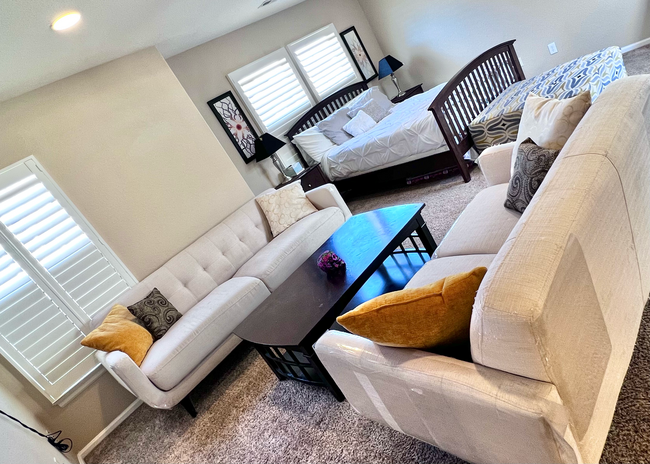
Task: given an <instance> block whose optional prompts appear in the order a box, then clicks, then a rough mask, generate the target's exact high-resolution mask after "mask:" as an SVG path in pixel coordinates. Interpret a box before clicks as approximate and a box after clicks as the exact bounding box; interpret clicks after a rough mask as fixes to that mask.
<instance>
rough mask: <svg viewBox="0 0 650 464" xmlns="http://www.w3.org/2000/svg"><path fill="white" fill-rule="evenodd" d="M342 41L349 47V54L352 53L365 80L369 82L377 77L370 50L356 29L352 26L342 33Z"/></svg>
mask: <svg viewBox="0 0 650 464" xmlns="http://www.w3.org/2000/svg"><path fill="white" fill-rule="evenodd" d="M341 39H343V43H344V44H345V46H346V47H347V49H348V52H350V55H351V56H352V60H353V61H354V62H355V63H356V65H357V68H358V69H359V72H360V73H361V75H362V76H363V79H364V80H365V81H366V82H369V81H371V80H373V79H374V78H375V77H377V68H375V65H374V64H373V63H372V60H371V59H370V55H368V50H366V47H365V46H364V45H363V42H362V41H361V37H359V34H358V33H357V30H356V29H355V27H354V26H352V27H351V28H349V29H346V30H344V31H343V32H341Z"/></svg>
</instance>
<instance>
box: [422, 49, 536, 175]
mask: <svg viewBox="0 0 650 464" xmlns="http://www.w3.org/2000/svg"><path fill="white" fill-rule="evenodd" d="M514 43H515V41H514V40H509V41H508V42H503V43H502V44H499V45H497V46H495V47H492V48H490V49H489V50H487V51H485V52H483V53H481V54H480V55H479V56H477V57H476V58H474V60H472V61H471V62H470V63H469V64H468V65H467V66H465V67H464V68H463V69H461V70H460V71H458V73H457V74H456V75H455V76H454V77H452V78H451V79H450V80H449V82H447V85H445V87H444V88H443V89H442V90H441V91H440V93H439V94H438V96H437V97H436V98H435V100H433V103H431V105H430V106H429V111H431V112H433V114H434V116H435V118H436V121H437V122H438V126H440V129H441V131H442V134H443V135H444V137H445V140H446V141H447V145H448V146H449V149H450V150H451V151H452V153H453V154H454V155H455V156H456V159H457V160H458V162H459V164H464V163H462V159H463V156H464V155H465V153H467V151H468V150H469V149H470V148H471V146H472V140H471V136H470V135H469V131H468V128H467V126H469V124H470V123H471V122H472V121H473V120H474V119H475V118H476V117H477V116H478V115H479V114H480V113H481V111H483V110H484V109H485V108H486V107H487V106H488V105H489V104H490V103H492V102H493V101H494V100H495V99H496V98H497V97H498V96H499V95H500V94H501V92H503V91H504V90H505V89H506V88H508V87H509V86H510V85H512V84H514V83H515V82H517V81H523V80H524V79H525V77H524V71H523V70H522V69H521V64H520V63H519V58H517V53H516V52H515V47H514V45H513V44H514ZM463 177H464V178H465V181H468V180H469V174H468V173H466V172H465V171H464V170H463Z"/></svg>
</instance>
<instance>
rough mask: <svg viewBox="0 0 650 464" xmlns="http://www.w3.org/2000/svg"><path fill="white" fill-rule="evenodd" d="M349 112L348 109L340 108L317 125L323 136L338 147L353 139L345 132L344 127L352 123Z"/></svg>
mask: <svg viewBox="0 0 650 464" xmlns="http://www.w3.org/2000/svg"><path fill="white" fill-rule="evenodd" d="M348 111H349V110H348V109H347V108H346V107H343V108H340V109H338V110H336V111H335V112H334V113H332V114H330V115H329V116H328V117H327V118H325V119H323V120H322V121H321V122H319V123H318V125H317V127H318V129H320V131H321V132H322V133H323V135H325V137H327V138H328V139H330V140H331V141H332V142H333V143H335V144H337V145H343V144H344V143H345V142H347V141H348V140H350V139H351V138H352V137H351V136H350V135H349V134H348V133H346V132H345V131H344V130H343V126H345V125H346V124H347V123H349V122H350V117H349V116H348Z"/></svg>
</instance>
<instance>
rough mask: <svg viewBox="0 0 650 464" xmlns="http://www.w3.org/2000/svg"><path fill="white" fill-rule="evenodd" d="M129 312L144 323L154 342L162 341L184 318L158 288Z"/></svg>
mask: <svg viewBox="0 0 650 464" xmlns="http://www.w3.org/2000/svg"><path fill="white" fill-rule="evenodd" d="M128 310H129V311H130V312H131V314H133V315H134V316H135V317H137V318H138V319H140V320H141V321H142V322H143V323H144V326H145V328H146V329H147V330H148V331H149V332H151V335H153V339H154V340H160V339H161V338H162V337H163V335H165V334H166V333H167V331H168V330H169V328H170V327H171V326H172V325H174V324H175V323H176V321H178V320H179V319H180V318H181V316H182V314H181V313H179V312H178V311H177V310H176V308H174V305H173V304H171V303H170V302H169V300H168V299H167V298H165V297H164V296H163V294H162V293H160V290H158V289H157V288H154V289H153V290H152V291H151V293H149V294H148V295H147V296H145V297H144V299H142V300H140V301H138V302H137V303H135V304H132V305H131V306H129V307H128Z"/></svg>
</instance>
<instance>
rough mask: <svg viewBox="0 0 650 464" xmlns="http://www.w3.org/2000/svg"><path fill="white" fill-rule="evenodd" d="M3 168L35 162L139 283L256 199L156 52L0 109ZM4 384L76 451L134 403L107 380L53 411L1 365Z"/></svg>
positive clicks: (0, 381)
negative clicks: (68, 439) (25, 160)
mask: <svg viewBox="0 0 650 464" xmlns="http://www.w3.org/2000/svg"><path fill="white" fill-rule="evenodd" d="M0 146H1V147H2V151H1V152H0V169H1V168H3V167H5V166H7V165H10V164H12V163H14V162H16V161H18V160H20V159H23V158H25V157H26V156H29V155H34V156H35V157H36V158H37V159H38V160H39V161H40V162H41V163H42V165H43V166H44V167H45V169H46V170H47V171H48V172H49V174H50V175H51V176H52V177H53V178H54V180H55V181H56V182H57V184H58V185H59V186H60V187H61V188H62V190H63V191H64V192H65V193H66V194H67V195H68V197H69V198H70V199H71V200H72V202H73V203H74V204H75V205H76V206H77V207H78V208H79V209H80V210H81V212H82V213H83V215H84V216H85V217H86V218H87V219H88V220H89V221H90V223H91V224H92V225H93V226H94V227H95V229H96V230H97V231H98V232H99V234H100V236H101V237H103V239H104V240H105V241H106V242H107V243H108V245H109V246H110V247H111V248H112V249H113V250H114V251H115V252H116V253H117V255H118V256H119V257H120V258H121V260H122V261H123V262H124V264H125V265H126V266H127V267H128V268H129V269H130V270H131V271H132V272H133V273H134V274H135V276H136V277H137V278H138V279H142V278H144V277H146V276H147V275H148V274H149V273H151V272H152V271H153V270H155V269H156V268H158V267H159V266H160V265H161V264H163V263H164V262H165V261H166V260H167V259H169V258H170V257H172V256H173V255H174V254H176V253H177V252H178V251H180V250H181V249H183V248H184V247H185V246H187V245H189V244H190V243H191V242H192V241H193V240H195V239H196V238H197V237H198V236H200V235H201V234H202V233H204V232H205V231H206V230H208V229H209V228H210V227H212V226H214V225H215V224H217V223H218V222H220V220H221V219H223V218H224V217H225V216H226V215H228V214H230V213H231V212H232V211H234V210H235V209H236V208H237V207H238V206H239V205H241V204H243V203H244V202H245V201H247V200H248V199H250V198H251V197H252V192H251V191H250V189H249V188H248V186H247V185H246V183H245V181H244V179H243V178H242V177H241V176H240V175H239V173H238V172H237V169H236V168H235V166H234V165H233V163H232V162H231V161H230V158H229V157H228V156H227V155H226V154H225V152H224V150H223V148H222V146H221V145H220V144H219V142H218V141H217V139H216V138H215V137H214V135H213V134H212V132H211V131H210V129H209V128H208V126H207V125H206V124H205V121H204V120H203V117H202V116H201V115H200V114H199V112H198V111H196V108H195V106H194V105H193V104H192V101H191V100H190V99H189V98H188V96H187V94H186V93H185V91H184V90H183V88H182V86H181V85H180V84H179V82H178V80H177V79H176V77H175V76H174V74H173V73H172V71H171V70H170V69H169V67H168V66H167V63H166V62H165V60H164V59H163V58H162V56H161V55H160V54H159V53H158V52H157V51H156V50H155V49H154V48H150V49H147V50H144V51H141V52H138V53H135V54H133V55H129V56H126V57H123V58H120V59H118V60H115V61H112V62H110V63H107V64H105V65H102V66H98V67H96V68H93V69H90V70H88V71H85V72H83V73H80V74H76V75H74V76H71V77H69V78H67V79H63V80H61V81H58V82H55V83H53V84H50V85H48V86H46V87H42V88H40V89H37V90H34V91H32V92H29V93H27V94H24V95H22V96H19V97H16V98H14V99H12V100H8V101H6V102H3V103H0ZM0 385H3V386H7V385H11V386H12V391H13V394H14V395H15V396H16V397H18V398H19V399H20V402H21V403H22V404H23V405H24V406H25V407H26V408H27V409H28V410H30V411H32V413H33V414H34V415H35V417H38V418H39V419H40V420H41V421H42V422H43V423H44V424H45V425H47V426H48V427H49V428H50V429H63V430H64V431H65V432H66V434H67V435H68V436H70V437H71V438H72V439H73V440H74V442H75V452H77V451H79V450H80V449H81V448H83V447H84V445H85V444H86V443H87V442H88V441H89V440H90V439H91V438H93V437H94V436H95V435H97V433H99V432H100V431H101V430H102V429H103V428H104V427H105V426H106V425H107V424H108V423H109V422H111V421H112V420H113V419H114V418H115V417H116V416H117V415H118V414H119V413H120V412H122V411H123V410H124V408H125V407H126V406H127V405H128V404H130V403H131V402H132V401H133V397H132V396H131V394H130V393H127V391H126V390H125V389H123V388H122V387H121V386H120V385H119V384H118V383H117V382H115V381H114V380H113V379H112V377H110V375H109V374H108V373H104V374H103V375H102V376H101V377H100V378H99V379H98V380H97V381H95V382H94V383H93V384H92V385H91V386H90V387H89V388H87V389H86V390H84V391H83V392H82V393H81V394H80V395H79V396H77V397H76V398H74V399H73V400H72V401H71V402H70V403H69V404H68V405H67V406H65V407H63V408H60V407H58V406H52V405H51V404H50V403H49V401H48V400H47V399H46V398H45V397H43V396H42V395H41V393H39V392H38V391H37V390H36V389H35V388H34V387H32V386H31V384H29V382H28V381H27V380H25V379H24V378H23V377H22V375H20V374H19V373H18V372H17V371H15V370H14V369H13V368H12V367H11V366H10V365H9V364H8V363H7V362H6V361H5V360H4V359H2V358H0Z"/></svg>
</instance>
